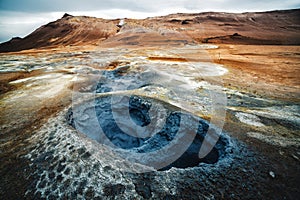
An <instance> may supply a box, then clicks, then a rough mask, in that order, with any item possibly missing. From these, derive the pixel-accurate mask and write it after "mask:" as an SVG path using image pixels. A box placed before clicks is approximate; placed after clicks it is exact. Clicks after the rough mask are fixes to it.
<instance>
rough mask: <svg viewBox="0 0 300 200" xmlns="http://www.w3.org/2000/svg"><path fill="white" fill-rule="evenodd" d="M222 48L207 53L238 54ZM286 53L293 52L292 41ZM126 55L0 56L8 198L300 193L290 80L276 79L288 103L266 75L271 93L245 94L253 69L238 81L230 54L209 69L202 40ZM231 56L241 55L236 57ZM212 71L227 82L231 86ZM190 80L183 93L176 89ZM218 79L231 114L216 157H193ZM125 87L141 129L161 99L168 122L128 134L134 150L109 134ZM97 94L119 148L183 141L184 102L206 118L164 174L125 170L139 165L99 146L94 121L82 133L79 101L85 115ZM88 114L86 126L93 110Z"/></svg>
mask: <svg viewBox="0 0 300 200" xmlns="http://www.w3.org/2000/svg"><path fill="white" fill-rule="evenodd" d="M226 48H227V46H222V47H220V49H217V47H214V49H211V50H209V51H211V52H212V57H214V55H215V54H214V52H215V53H216V54H217V53H218V51H222V55H223V54H224V55H227V56H228V57H227V59H229V58H230V55H231V54H230V53H228V54H225V52H226V51H229V50H228V49H226ZM240 48H241V47H240ZM244 48H246V47H244ZM278 48H279V47H278ZM291 49H292V50H291V51H294V47H291ZM230 51H233V50H232V49H230ZM129 52H130V53H128V49H122V48H121V49H110V50H109V51H107V49H102V50H101V49H97V51H92V50H91V51H76V52H71V53H70V52H61V53H56V54H54V53H47V52H40V53H29V54H26V53H24V54H21V55H18V54H15V55H1V63H2V64H1V66H2V68H0V70H1V74H0V75H1V76H0V77H1V118H0V122H1V135H0V137H1V138H0V139H1V148H0V152H1V160H0V163H1V164H0V168H1V174H0V175H1V183H0V184H1V185H0V186H1V187H0V188H1V191H0V194H1V196H6V197H7V198H8V199H16V198H23V197H25V198H29V199H32V198H37V199H38V198H48V199H57V198H62V199H63V198H68V199H69V198H77V199H81V198H82V199H83V198H94V199H97V198H98V199H102V198H109V199H110V198H117V199H124V198H127V199H134V198H137V199H139V198H145V199H149V198H152V199H158V198H165V199H180V198H181V199H183V198H184V199H185V198H192V199H205V198H207V199H222V198H224V199H253V198H258V199H262V198H267V199H277V198H280V199H283V198H286V199H295V198H297V197H298V195H299V189H298V185H299V157H300V152H299V126H300V125H299V124H300V116H299V99H297V95H299V93H297V92H295V91H296V90H295V88H296V87H297V86H295V85H296V84H295V83H294V85H291V86H290V87H288V86H284V87H283V86H282V87H281V86H278V89H280V90H284V89H286V88H288V89H290V90H285V93H287V94H288V96H286V97H285V98H283V97H282V95H281V94H278V96H279V97H278V99H276V98H274V95H276V94H274V90H273V86H274V85H272V83H270V82H268V80H269V79H268V78H266V77H263V78H262V80H263V81H264V83H265V84H267V85H268V84H269V85H270V90H267V89H264V87H265V85H263V86H259V85H255V84H254V85H255V87H257V91H256V93H254V92H253V91H249V90H247V84H249V82H248V81H250V80H252V79H251V77H252V76H251V73H249V74H250V75H249V74H248V75H247V76H245V77H243V78H244V79H245V80H246V81H245V83H242V81H240V80H236V79H232V77H233V76H236V75H237V74H235V73H237V72H236V71H235V69H234V68H235V67H236V66H235V65H229V66H228V63H229V61H226V63H225V61H224V60H223V61H222V60H221V62H219V63H215V64H210V63H206V62H203V60H196V59H195V57H196V56H195V55H197V54H199V53H200V54H201V53H203V47H202V46H199V47H197V46H184V47H176V48H174V49H171V50H170V49H168V51H166V50H164V49H155V50H140V49H138V50H133V51H129ZM183 52H188V53H186V54H184V58H185V59H186V60H188V61H190V62H185V61H184V60H183V59H177V58H178V57H179V56H178V55H181V53H183ZM188 55H189V56H188ZM153 57H155V58H156V59H153ZM149 58H150V59H149ZM158 58H159V60H157V59H158ZM166 58H168V59H166ZM170 58H171V59H170ZM179 58H180V57H179ZM232 59H233V60H234V59H237V58H236V57H235V55H233V57H232ZM286 59H290V60H289V61H290V62H295V63H294V65H296V64H297V62H298V61H297V60H295V59H294V58H290V57H287V58H286ZM223 62H224V63H223ZM231 62H233V61H231ZM8 69H9V70H8ZM174 69H176V70H174ZM211 69H213V70H211ZM247 70H249V69H248V68H247ZM247 70H246V71H247ZM199 71H201V75H199ZM239 73H240V72H239ZM216 76H217V77H222V79H223V81H224V85H222V84H220V82H221V81H220V79H216V78H215V77H216ZM256 76H257V74H256ZM258 77H259V76H258ZM252 78H253V77H252ZM259 79H260V77H259ZM162 80H163V81H162ZM168 80H173V81H174V82H168ZM229 84H230V85H229ZM291 84H292V82H291ZM186 85H188V89H187V91H188V92H182V90H181V89H178V90H176V87H178V88H180V87H184V86H186ZM213 85H218V86H219V87H221V88H222V91H224V93H225V94H226V96H227V106H226V111H227V115H226V121H225V125H224V129H223V132H222V135H221V137H220V140H219V142H218V143H217V145H216V146H215V151H213V154H214V155H211V156H208V158H209V159H207V160H206V161H205V160H204V161H203V160H202V161H200V160H195V159H194V157H193V155H194V153H195V152H197V151H198V148H199V146H200V145H201V142H202V139H203V135H201V134H205V131H203V130H202V131H201V130H200V129H201V128H200V125H201V127H202V129H203V127H205V126H206V125H210V126H212V125H211V124H210V123H209V120H210V119H211V118H212V115H211V113H210V112H211V101H212V100H211V93H210V90H211V87H212V86H213ZM128 86H130V87H128ZM2 88H3V89H2ZM170 88H171V89H170ZM245 88H246V89H245ZM264 91H265V92H264ZM270 91H273V94H272V95H273V96H272V95H269V94H270ZM72 92H73V93H74V92H75V96H74V94H72ZM180 92H182V93H180ZM174 93H175V94H176V95H174ZM120 94H122V95H124V94H127V95H128V96H129V99H127V100H128V101H129V102H130V104H129V113H128V115H129V117H130V118H131V119H133V120H132V123H135V124H136V125H137V126H140V127H146V126H147V124H148V123H150V121H151V120H152V118H151V115H150V114H149V110H150V108H151V107H154V108H155V104H156V103H157V104H162V105H165V106H166V108H167V112H166V114H167V116H169V117H168V118H167V119H168V120H169V121H168V120H167V122H166V123H163V124H162V125H165V126H162V130H160V131H161V132H159V131H157V132H154V133H157V134H153V132H150V133H149V135H147V136H149V137H145V138H143V139H139V140H136V139H132V143H131V145H129V143H128V138H127V136H126V137H125V141H126V142H122V140H124V138H123V136H124V135H119V138H113V136H114V135H113V133H115V132H116V130H114V127H115V124H114V125H113V124H111V123H110V121H109V119H110V118H111V114H110V110H111V108H109V106H108V105H107V104H106V103H107V101H109V99H107V98H109V95H112V96H118V95H120ZM76 95H78V96H76ZM74 97H76V98H75V99H74ZM83 97H84V98H83ZM91 99H93V101H92V103H90V105H91V106H93V109H94V110H95V109H96V116H98V117H96V118H94V119H96V120H97V122H98V124H101V126H103V127H105V128H104V129H105V130H106V131H107V132H106V135H107V137H108V138H109V139H111V141H112V142H113V144H115V145H119V147H122V148H123V149H124V150H122V149H121V150H122V151H121V153H122V152H123V153H124V152H125V153H126V151H136V152H143V151H151V149H155V148H156V147H161V146H160V145H158V146H155V145H156V143H155V141H156V140H158V141H159V142H160V143H163V142H164V141H165V142H166V144H167V143H168V139H167V138H169V139H172V138H173V137H175V136H176V134H175V133H176V127H177V126H176V123H179V121H180V116H181V114H180V112H179V111H178V108H180V111H182V110H183V111H185V110H188V112H187V113H189V116H193V117H194V118H195V119H197V120H196V121H197V122H200V123H199V124H197V130H198V132H197V134H198V135H199V136H197V137H196V139H195V140H194V143H192V146H191V147H190V148H189V149H188V150H187V152H186V154H184V156H183V157H181V158H179V161H175V162H172V164H171V165H169V166H167V167H166V168H162V170H159V171H157V170H154V171H150V172H147V173H133V172H128V171H126V170H125V171H124V170H122V169H124V168H125V166H126V167H129V168H130V167H132V169H136V166H135V165H134V164H132V163H126V162H121V161H120V160H117V159H115V153H116V152H117V151H119V150H116V149H112V148H110V147H109V145H106V144H103V143H101V142H100V143H99V142H98V141H97V138H96V137H95V138H94V137H91V136H93V135H92V133H93V132H92V130H87V129H85V127H89V126H83V125H86V124H84V123H83V125H82V127H83V129H80V128H78V127H76V125H75V126H74V124H75V123H76V122H72V118H70V111H71V110H73V111H74V108H77V109H79V111H80V112H81V111H84V110H87V112H90V111H89V109H88V108H89V107H90V106H89V105H87V104H85V103H86V102H89V101H90V100H91ZM77 100H78V102H77ZM94 100H95V101H94ZM117 100H119V99H117ZM74 102H75V103H76V104H73V105H72V103H74ZM74 105H75V106H74ZM95 105H96V106H95ZM97 105H98V108H97ZM158 108H159V107H158ZM175 108H176V109H175ZM80 109H81V110H80ZM97 109H98V110H97ZM116 109H117V108H116ZM181 109H182V110H181ZM120 110H122V109H120ZM104 111H108V112H107V114H103V113H104ZM97 112H98V113H97ZM66 116H67V117H66ZM81 116H82V118H80V120H82V121H81V122H84V121H86V120H87V116H89V115H81ZM122 116H123V115H120V117H122ZM193 117H192V118H193ZM104 118H105V119H107V120H103V119H104ZM87 121H88V120H87ZM185 122H186V123H187V124H189V123H188V121H185ZM157 123H159V121H158V122H157ZM70 124H71V125H73V127H72V126H71V125H70ZM74 127H76V128H77V130H76V129H74ZM174 127H175V128H174ZM123 128H124V127H123ZM125 128H126V126H125ZM127 128H130V127H127ZM172 128H173V129H174V130H173V132H172ZM118 131H119V132H120V133H122V132H124V130H118ZM172 134H174V135H175V136H174V135H172ZM155 135H156V137H158V138H155ZM96 136H97V135H96ZM162 136H166V137H165V138H166V139H165V140H164V138H162ZM149 138H150V139H149ZM147 141H151V142H148V143H147ZM146 143H147V144H146ZM119 153H120V152H119ZM125 153H124V154H125ZM216 155H218V156H216ZM180 159H181V160H180Z"/></svg>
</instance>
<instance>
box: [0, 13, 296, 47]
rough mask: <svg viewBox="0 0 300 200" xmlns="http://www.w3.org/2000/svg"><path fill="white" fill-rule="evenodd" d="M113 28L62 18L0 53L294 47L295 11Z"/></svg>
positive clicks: (168, 19) (178, 18)
mask: <svg viewBox="0 0 300 200" xmlns="http://www.w3.org/2000/svg"><path fill="white" fill-rule="evenodd" d="M119 23H120V19H115V20H107V19H101V18H95V17H86V16H71V15H68V14H65V15H64V16H63V17H62V18H61V19H58V20H56V21H54V22H50V23H48V24H46V25H43V26H41V27H40V28H38V29H36V30H35V31H34V32H32V33H31V34H29V35H28V36H26V37H24V38H19V37H17V38H12V39H11V40H10V41H7V42H4V43H1V44H0V52H13V51H21V50H26V49H33V48H51V47H59V46H68V45H88V44H89V45H102V44H103V45H105V44H106V45H108V46H109V45H111V46H113V45H138V44H142V43H148V44H150V45H151V44H166V43H168V42H171V43H172V42H173V43H189V42H197V43H227V44H258V45H259V44H277V45H299V44H300V9H294V10H283V11H269V12H253V13H218V12H205V13H197V14H184V13H177V14H171V15H167V16H160V17H151V18H146V19H140V20H137V19H125V24H124V25H123V26H120V25H119ZM142 29H143V30H147V31H146V32H147V33H146V34H145V31H141V30H142ZM131 30H132V31H131ZM139 30H140V31H139ZM170 33H172V34H170ZM174 33H176V34H174ZM165 34H167V35H168V34H169V35H168V36H167V38H169V40H166V37H164V36H165ZM162 40H163V41H162ZM161 41H162V42H161Z"/></svg>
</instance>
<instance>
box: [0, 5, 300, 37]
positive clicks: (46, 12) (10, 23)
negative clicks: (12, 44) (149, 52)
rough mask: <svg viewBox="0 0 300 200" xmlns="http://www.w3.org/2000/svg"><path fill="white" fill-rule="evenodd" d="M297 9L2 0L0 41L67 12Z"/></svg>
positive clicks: (113, 14) (118, 14)
mask: <svg viewBox="0 0 300 200" xmlns="http://www.w3.org/2000/svg"><path fill="white" fill-rule="evenodd" d="M294 8H300V1H299V0H173V1H172V0H81V1H79V0H0V42H3V41H6V40H9V39H10V38H11V37H16V36H20V37H24V36H26V35H27V34H29V33H31V32H32V31H33V30H35V29H36V28H38V27H39V26H41V25H43V24H45V23H48V22H50V21H53V20H56V19H58V18H61V17H62V15H63V14H64V13H65V12H67V13H69V14H72V15H87V16H95V17H102V18H122V17H127V18H146V17H152V16H159V15H166V14H170V13H178V12H185V13H191V12H193V13H195V12H203V11H223V12H251V11H269V10H282V9H294Z"/></svg>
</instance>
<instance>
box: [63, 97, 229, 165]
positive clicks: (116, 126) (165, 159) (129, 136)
mask: <svg viewBox="0 0 300 200" xmlns="http://www.w3.org/2000/svg"><path fill="white" fill-rule="evenodd" d="M153 112H155V113H154V115H156V117H153V116H152V115H153ZM67 120H68V123H69V124H70V125H71V126H73V127H74V128H76V129H77V130H78V131H79V132H81V133H83V134H86V135H87V136H88V137H90V138H91V139H93V140H96V141H97V142H99V143H101V144H105V145H107V146H110V147H111V148H112V149H116V150H122V151H123V152H125V153H124V154H122V156H121V157H123V158H124V159H127V160H132V161H133V162H137V163H140V164H143V165H147V166H151V167H154V168H155V169H158V170H166V169H170V168H171V167H176V168H187V167H195V166H198V165H199V164H200V163H207V164H214V163H217V162H218V161H219V160H220V159H222V158H224V157H225V156H226V154H227V153H228V152H229V151H231V150H230V146H231V145H229V139H228V138H229V137H228V136H223V135H221V136H220V138H219V139H218V141H217V143H216V145H215V146H214V147H213V149H212V150H211V151H210V152H209V153H208V154H207V155H206V156H205V157H204V158H201V159H200V158H199V156H198V154H199V150H200V147H201V145H202V143H203V140H204V138H205V135H206V134H207V131H208V129H209V124H208V122H206V121H205V120H203V119H201V118H200V117H197V116H193V115H191V114H190V113H185V112H183V111H181V110H180V109H179V108H177V107H175V106H173V105H170V104H168V103H166V102H163V101H160V100H157V99H154V98H149V97H142V96H136V95H129V96H111V95H104V96H101V97H97V98H95V99H93V100H88V101H84V102H82V103H81V104H79V105H77V106H75V107H74V106H73V108H72V109H70V110H69V111H68V113H67ZM124 155H125V156H124Z"/></svg>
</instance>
